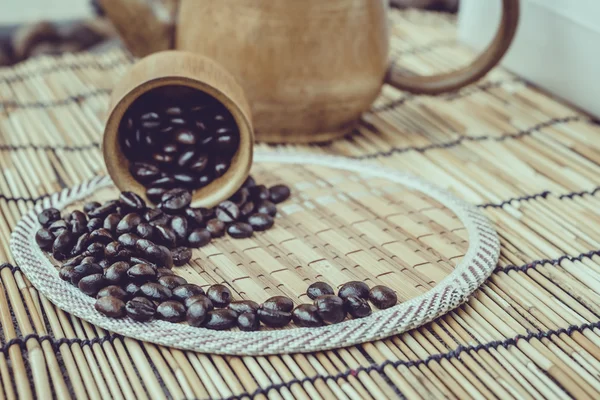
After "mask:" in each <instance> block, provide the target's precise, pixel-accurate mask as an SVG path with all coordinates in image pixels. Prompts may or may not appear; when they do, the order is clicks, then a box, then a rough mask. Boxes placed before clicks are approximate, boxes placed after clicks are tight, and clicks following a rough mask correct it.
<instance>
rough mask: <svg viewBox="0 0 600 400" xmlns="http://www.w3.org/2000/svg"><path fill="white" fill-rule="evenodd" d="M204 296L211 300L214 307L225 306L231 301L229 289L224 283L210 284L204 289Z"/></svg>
mask: <svg viewBox="0 0 600 400" xmlns="http://www.w3.org/2000/svg"><path fill="white" fill-rule="evenodd" d="M206 297H208V298H209V299H210V301H212V303H213V304H214V305H215V307H227V305H228V304H229V303H231V297H232V296H231V290H229V288H228V287H227V286H225V285H220V284H216V285H212V286H211V287H209V288H208V290H207V291H206Z"/></svg>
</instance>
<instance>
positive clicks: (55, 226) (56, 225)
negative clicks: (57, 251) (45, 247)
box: [48, 219, 71, 236]
mask: <svg viewBox="0 0 600 400" xmlns="http://www.w3.org/2000/svg"><path fill="white" fill-rule="evenodd" d="M48 230H49V231H50V232H52V234H53V235H54V236H58V235H59V234H60V233H62V232H63V231H70V230H71V229H70V227H69V224H67V221H65V220H64V219H59V220H56V221H54V222H52V223H51V224H50V225H49V226H48Z"/></svg>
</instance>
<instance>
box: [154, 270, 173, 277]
mask: <svg viewBox="0 0 600 400" xmlns="http://www.w3.org/2000/svg"><path fill="white" fill-rule="evenodd" d="M171 275H175V273H174V272H173V271H172V270H170V269H168V268H158V269H157V270H156V277H157V278H162V277H163V276H171Z"/></svg>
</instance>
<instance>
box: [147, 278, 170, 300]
mask: <svg viewBox="0 0 600 400" xmlns="http://www.w3.org/2000/svg"><path fill="white" fill-rule="evenodd" d="M140 290H141V291H142V294H143V295H144V296H146V298H148V299H150V300H154V301H165V300H168V299H169V298H171V290H170V289H169V288H167V287H165V286H163V285H161V284H160V283H156V282H146V283H144V284H143V285H142V286H140Z"/></svg>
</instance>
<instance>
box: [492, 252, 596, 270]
mask: <svg viewBox="0 0 600 400" xmlns="http://www.w3.org/2000/svg"><path fill="white" fill-rule="evenodd" d="M593 256H600V250H591V251H588V252H587V253H581V254H579V255H577V256H571V255H568V254H565V255H564V256H560V257H558V258H550V259H543V260H535V261H532V262H530V263H529V264H525V265H507V266H504V267H498V268H496V272H500V271H502V272H509V271H521V272H525V271H527V270H529V269H532V268H533V269H535V268H536V267H537V266H539V265H544V264H551V265H559V264H560V263H561V262H563V261H564V260H569V261H582V260H583V259H584V258H588V259H591V258H592V257H593Z"/></svg>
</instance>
